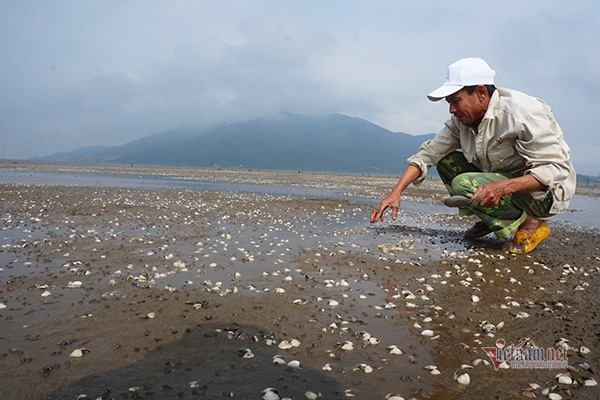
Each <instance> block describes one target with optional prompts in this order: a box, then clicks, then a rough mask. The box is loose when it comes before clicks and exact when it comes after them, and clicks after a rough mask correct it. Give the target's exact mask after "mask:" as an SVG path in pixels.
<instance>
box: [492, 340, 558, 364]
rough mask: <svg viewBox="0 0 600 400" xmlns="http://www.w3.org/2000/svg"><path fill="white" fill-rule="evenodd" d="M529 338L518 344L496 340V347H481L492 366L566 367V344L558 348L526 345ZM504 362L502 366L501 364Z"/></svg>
mask: <svg viewBox="0 0 600 400" xmlns="http://www.w3.org/2000/svg"><path fill="white" fill-rule="evenodd" d="M528 342H529V339H526V340H524V341H522V342H521V343H519V344H518V345H516V346H515V345H514V344H511V345H510V346H506V342H505V341H504V339H498V340H497V341H496V347H482V349H483V350H484V351H485V353H486V354H487V355H488V357H489V358H490V359H491V360H492V363H493V364H494V368H495V369H496V370H498V369H499V368H502V367H505V368H506V365H508V366H510V368H516V369H520V368H535V369H554V368H567V367H568V366H569V362H568V360H567V350H568V346H567V345H566V344H563V345H562V346H560V347H558V348H552V347H550V348H547V349H546V348H543V347H537V346H531V345H527V343H528ZM502 364H504V366H503V365H502Z"/></svg>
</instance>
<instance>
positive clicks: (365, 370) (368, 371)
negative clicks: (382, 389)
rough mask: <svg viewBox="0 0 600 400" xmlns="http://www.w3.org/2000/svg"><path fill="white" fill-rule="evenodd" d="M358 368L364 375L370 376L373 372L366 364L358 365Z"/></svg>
mask: <svg viewBox="0 0 600 400" xmlns="http://www.w3.org/2000/svg"><path fill="white" fill-rule="evenodd" d="M358 368H360V369H362V370H363V372H364V373H365V374H370V373H371V372H373V367H371V366H370V365H368V364H360V365H359V366H358Z"/></svg>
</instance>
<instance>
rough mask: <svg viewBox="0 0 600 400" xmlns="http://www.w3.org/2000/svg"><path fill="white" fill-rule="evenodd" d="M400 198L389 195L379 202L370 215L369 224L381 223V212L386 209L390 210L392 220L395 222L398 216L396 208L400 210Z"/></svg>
mask: <svg viewBox="0 0 600 400" xmlns="http://www.w3.org/2000/svg"><path fill="white" fill-rule="evenodd" d="M400 201H401V199H400V196H395V195H394V194H390V195H389V196H388V197H386V198H385V199H383V200H381V202H380V203H379V204H378V205H377V207H375V209H374V210H373V212H372V213H371V223H373V222H377V221H382V222H383V212H384V211H385V210H386V209H387V208H391V209H392V220H393V221H395V220H396V217H397V216H398V208H400Z"/></svg>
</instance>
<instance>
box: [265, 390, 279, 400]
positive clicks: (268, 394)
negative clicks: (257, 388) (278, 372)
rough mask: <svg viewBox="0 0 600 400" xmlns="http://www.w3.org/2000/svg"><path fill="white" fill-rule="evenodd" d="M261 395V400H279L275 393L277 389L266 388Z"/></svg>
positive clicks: (277, 394)
mask: <svg viewBox="0 0 600 400" xmlns="http://www.w3.org/2000/svg"><path fill="white" fill-rule="evenodd" d="M262 394H263V397H262V398H263V400H279V393H278V392H277V389H273V388H266V389H265V390H263V391H262Z"/></svg>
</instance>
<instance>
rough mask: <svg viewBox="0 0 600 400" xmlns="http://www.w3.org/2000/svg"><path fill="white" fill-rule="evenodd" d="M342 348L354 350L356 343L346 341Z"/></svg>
mask: <svg viewBox="0 0 600 400" xmlns="http://www.w3.org/2000/svg"><path fill="white" fill-rule="evenodd" d="M340 348H341V349H342V350H345V351H350V350H354V345H353V344H352V342H348V341H346V342H344V344H343V345H342V347H340Z"/></svg>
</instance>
